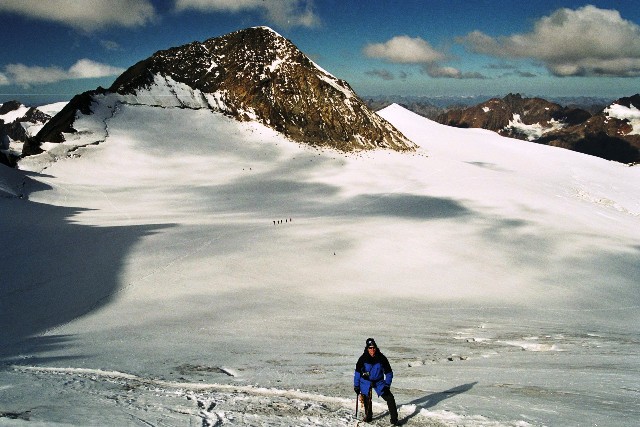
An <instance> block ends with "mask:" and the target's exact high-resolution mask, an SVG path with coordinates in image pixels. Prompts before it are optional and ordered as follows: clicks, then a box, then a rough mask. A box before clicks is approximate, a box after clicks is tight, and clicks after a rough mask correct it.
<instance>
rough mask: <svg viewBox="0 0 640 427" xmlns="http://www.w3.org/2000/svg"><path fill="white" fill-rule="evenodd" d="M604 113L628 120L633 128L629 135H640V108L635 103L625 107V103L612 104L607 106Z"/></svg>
mask: <svg viewBox="0 0 640 427" xmlns="http://www.w3.org/2000/svg"><path fill="white" fill-rule="evenodd" d="M604 113H605V114H606V115H608V116H609V117H613V118H615V119H619V120H628V121H629V123H630V124H631V126H632V128H633V130H632V131H631V132H629V133H628V135H640V110H638V109H637V108H636V107H634V106H633V105H630V106H629V107H625V106H624V105H618V104H612V105H611V106H609V107H607V108H605V110H604Z"/></svg>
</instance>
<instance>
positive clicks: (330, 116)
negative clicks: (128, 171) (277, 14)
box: [26, 27, 415, 154]
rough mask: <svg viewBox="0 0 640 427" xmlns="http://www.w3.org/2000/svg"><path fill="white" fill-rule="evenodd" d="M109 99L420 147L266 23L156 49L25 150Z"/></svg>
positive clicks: (342, 140) (289, 131)
mask: <svg viewBox="0 0 640 427" xmlns="http://www.w3.org/2000/svg"><path fill="white" fill-rule="evenodd" d="M116 95H117V96H116ZM114 96H115V98H114ZM105 98H110V101H106V100H105ZM114 99H115V100H114ZM105 102H111V103H112V107H113V108H115V105H114V104H113V103H114V102H118V103H128V104H139V105H154V106H161V107H182V108H190V109H209V110H212V111H220V112H223V113H225V114H227V115H229V116H232V117H234V118H235V119H237V120H241V121H249V120H257V121H259V122H261V123H263V124H265V125H267V126H269V127H271V128H273V129H275V130H276V131H278V132H281V133H283V134H284V135H286V136H287V137H289V138H291V139H293V140H295V141H298V142H302V143H307V144H310V145H315V146H330V147H334V148H337V149H339V150H343V151H351V150H360V149H371V148H391V149H395V150H412V149H414V148H415V147H414V145H413V144H412V143H411V142H410V141H409V140H407V139H406V138H405V137H404V136H403V135H402V134H401V133H400V132H398V131H397V130H396V129H394V128H393V126H391V125H390V124H389V123H387V122H386V121H385V120H384V119H382V118H380V117H379V116H378V115H376V114H375V113H373V112H372V111H371V110H369V109H368V107H367V106H366V105H365V104H364V103H363V102H362V100H360V98H358V96H357V95H356V94H355V93H354V92H353V90H352V89H351V87H350V86H349V85H348V83H347V82H345V81H344V80H340V79H337V78H336V77H334V76H333V75H331V74H329V73H328V72H327V71H325V70H323V69H322V68H321V67H319V66H318V65H317V64H315V63H314V62H313V61H311V60H310V59H309V58H308V57H307V56H306V55H304V54H303V53H302V52H300V50H298V48H297V47H296V46H295V45H294V44H293V43H291V42H290V41H289V40H287V39H286V38H284V37H282V36H281V35H280V34H278V33H276V32H275V31H273V30H272V29H270V28H268V27H254V28H248V29H245V30H241V31H237V32H234V33H231V34H227V35H225V36H222V37H216V38H212V39H209V40H206V41H205V42H202V43H201V42H194V43H190V44H188V45H184V46H180V47H176V48H171V49H168V50H163V51H159V52H156V53H155V54H154V55H153V56H151V57H150V58H148V59H145V60H143V61H140V62H139V63H137V64H135V65H133V66H132V67H131V68H129V69H128V70H127V71H125V72H124V73H123V74H122V75H121V76H120V77H118V78H117V79H116V81H115V82H114V83H113V85H112V86H111V87H110V88H109V89H108V90H104V89H98V90H96V91H92V92H88V93H85V94H82V95H79V96H78V97H76V98H74V99H73V100H72V101H71V102H70V103H69V105H68V107H67V109H66V110H64V111H63V112H61V114H60V115H58V116H57V117H56V118H54V119H53V120H51V122H50V123H49V124H48V125H47V126H45V128H44V129H43V130H42V132H40V133H39V134H38V135H37V138H36V139H35V141H34V142H35V143H34V144H31V145H29V146H28V147H26V151H27V153H28V154H31V153H35V152H38V151H39V150H38V148H39V147H38V144H40V143H42V142H47V141H49V142H60V141H62V140H63V139H64V137H63V136H62V133H64V132H73V131H74V130H77V129H75V127H74V122H75V120H76V112H77V111H80V112H81V113H82V114H90V113H92V112H94V110H96V109H99V108H100V107H97V106H96V105H95V104H100V103H103V104H104V103H105Z"/></svg>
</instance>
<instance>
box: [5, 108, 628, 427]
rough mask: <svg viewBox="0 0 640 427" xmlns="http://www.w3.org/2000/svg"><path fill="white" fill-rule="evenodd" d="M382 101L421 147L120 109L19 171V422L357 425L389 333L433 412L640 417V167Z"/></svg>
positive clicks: (539, 421) (480, 419)
mask: <svg viewBox="0 0 640 427" xmlns="http://www.w3.org/2000/svg"><path fill="white" fill-rule="evenodd" d="M105 108H106V107H105ZM379 114H380V115H381V116H383V117H384V118H386V119H387V120H389V121H390V122H391V123H392V124H394V125H395V126H396V127H397V128H398V129H399V130H400V131H402V132H403V133H404V134H405V135H406V136H407V137H408V138H410V139H411V140H412V141H414V142H415V143H416V144H418V145H419V149H418V150H417V151H416V152H415V153H396V152H391V151H385V150H377V151H369V152H359V153H354V154H344V153H341V152H337V151H331V150H317V149H314V148H311V147H307V146H303V145H300V144H297V143H294V142H291V141H289V140H287V139H285V138H284V137H282V136H280V135H279V134H277V133H275V132H274V131H272V130H270V129H268V128H266V127H264V126H262V125H260V124H258V123H255V122H244V123H240V122H236V121H233V120H232V119H229V118H227V117H225V116H223V115H221V114H219V113H213V112H211V111H208V110H205V109H202V110H191V109H185V108H158V107H151V106H144V105H124V104H117V106H115V105H112V108H111V109H107V110H104V111H98V112H97V114H95V115H94V116H89V117H83V118H81V120H80V121H79V122H77V125H78V127H79V128H80V129H78V130H80V131H81V132H79V133H78V134H75V135H73V136H70V137H69V138H68V142H66V143H65V144H62V145H53V144H51V146H48V147H47V148H51V149H50V150H49V151H48V152H47V153H43V154H41V155H38V156H33V157H30V158H26V159H23V160H22V161H21V163H20V169H21V170H20V171H16V170H11V169H8V168H4V167H2V168H0V196H1V197H0V212H2V222H1V223H0V224H1V227H2V228H1V229H0V231H1V233H0V243H1V246H0V247H2V248H3V254H4V260H3V272H2V276H1V277H2V279H1V285H0V343H2V345H1V347H0V355H1V357H2V364H1V365H0V425H26V424H27V423H28V424H29V425H113V426H122V425H155V426H161V425H204V426H214V425H250V426H262V425H269V426H290V425H305V426H306V425H323V426H353V425H356V424H358V422H357V420H355V419H354V418H353V415H354V413H355V395H354V393H353V389H352V375H353V368H354V366H355V362H356V360H357V357H358V356H359V355H360V354H361V352H362V351H363V348H364V342H365V339H366V338H367V337H370V336H371V337H375V339H376V341H377V343H378V345H379V346H380V348H381V350H382V352H384V353H385V355H387V357H388V358H389V360H390V362H391V365H392V367H393V368H394V374H395V377H394V382H393V386H392V390H393V391H394V394H395V396H396V401H397V403H398V406H399V414H400V419H401V420H402V421H404V422H405V424H406V425H408V426H460V425H462V426H542V425H563V426H578V425H579V426H596V425H597V426H605V425H607V426H614V425H615V426H634V425H636V423H637V420H638V419H639V418H640V387H639V386H638V384H639V383H640V338H639V337H640V335H639V334H638V332H639V329H638V328H639V327H638V325H640V322H639V321H640V292H638V283H639V282H638V278H639V277H640V191H639V190H638V188H640V167H637V166H636V167H628V166H626V165H622V164H619V163H615V162H608V161H605V160H602V159H599V158H595V157H590V156H586V155H582V154H580V153H576V152H572V151H568V150H563V149H559V148H554V147H548V146H542V145H537V144H534V143H530V142H526V141H519V140H513V139H507V138H503V137H500V136H498V135H496V134H495V133H493V132H489V131H484V130H478V129H456V128H450V127H446V126H443V125H440V124H437V123H434V122H432V121H430V120H428V119H425V118H422V117H420V116H417V115H415V114H413V113H411V112H409V111H407V110H405V109H403V108H401V107H399V106H397V105H392V106H390V107H388V108H386V109H384V110H382V111H381V112H380V113H379ZM85 144H88V145H85ZM374 413H375V414H376V415H375V416H374V421H373V425H387V424H388V422H389V418H388V414H387V413H386V405H385V403H384V401H383V400H382V399H379V398H374ZM361 414H362V411H361V410H360V411H359V415H361ZM359 424H360V425H364V423H362V422H359Z"/></svg>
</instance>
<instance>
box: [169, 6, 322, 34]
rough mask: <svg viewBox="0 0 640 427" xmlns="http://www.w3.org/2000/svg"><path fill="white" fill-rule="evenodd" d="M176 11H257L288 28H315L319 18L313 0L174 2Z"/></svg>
mask: <svg viewBox="0 0 640 427" xmlns="http://www.w3.org/2000/svg"><path fill="white" fill-rule="evenodd" d="M175 1H176V3H175V4H176V10H178V11H183V10H189V9H193V10H198V11H201V12H231V13H238V12H246V11H258V12H261V13H263V14H264V15H265V17H266V18H267V19H268V20H269V21H270V22H272V23H274V24H277V25H279V26H282V27H285V28H289V27H296V26H300V27H315V26H317V25H319V23H320V18H319V17H318V15H316V13H315V11H314V3H313V0H278V1H265V0H175Z"/></svg>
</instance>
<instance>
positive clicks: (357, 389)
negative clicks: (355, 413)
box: [353, 386, 360, 394]
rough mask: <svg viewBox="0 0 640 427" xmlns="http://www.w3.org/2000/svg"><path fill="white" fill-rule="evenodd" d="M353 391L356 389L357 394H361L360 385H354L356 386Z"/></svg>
mask: <svg viewBox="0 0 640 427" xmlns="http://www.w3.org/2000/svg"><path fill="white" fill-rule="evenodd" d="M353 391H355V392H356V394H360V387H358V386H354V387H353Z"/></svg>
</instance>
